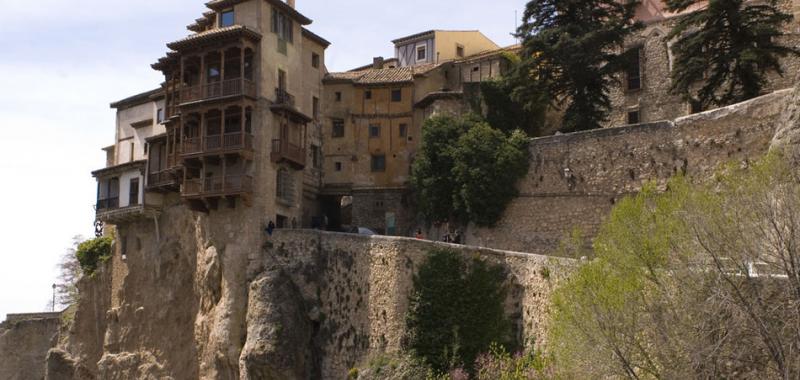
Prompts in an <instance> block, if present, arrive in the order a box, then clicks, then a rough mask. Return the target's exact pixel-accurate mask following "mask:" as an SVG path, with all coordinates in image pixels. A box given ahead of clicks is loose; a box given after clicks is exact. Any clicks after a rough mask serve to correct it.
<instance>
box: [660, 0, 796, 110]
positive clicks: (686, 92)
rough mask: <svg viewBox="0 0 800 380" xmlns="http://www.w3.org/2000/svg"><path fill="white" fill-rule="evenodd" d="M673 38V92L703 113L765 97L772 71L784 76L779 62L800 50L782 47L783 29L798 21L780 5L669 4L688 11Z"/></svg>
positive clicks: (731, 0) (687, 0)
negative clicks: (783, 10)
mask: <svg viewBox="0 0 800 380" xmlns="http://www.w3.org/2000/svg"><path fill="white" fill-rule="evenodd" d="M699 3H707V6H704V7H702V8H701V9H699V10H696V11H693V12H689V13H687V14H686V15H684V16H682V17H680V18H679V19H678V22H677V24H676V25H675V28H674V29H673V30H672V32H671V33H670V35H669V38H670V39H671V38H675V37H677V38H678V40H677V42H676V43H675V44H674V45H673V47H672V51H673V53H674V54H675V66H674V69H673V72H672V81H673V84H672V91H673V92H674V93H676V94H681V95H683V96H684V98H685V99H686V100H689V101H694V102H697V103H698V104H699V105H700V106H702V107H703V108H709V107H710V106H725V105H729V104H732V103H737V102H741V101H744V100H747V99H751V98H754V97H756V96H759V95H761V90H762V89H763V88H764V86H765V85H766V76H767V73H769V72H776V73H778V74H780V75H783V69H782V68H781V66H780V61H779V59H780V58H782V57H785V56H787V55H789V54H797V53H798V51H797V50H796V49H794V48H790V47H787V46H784V45H782V44H781V43H780V42H779V41H778V39H779V37H781V36H782V35H783V32H782V31H781V27H782V26H784V24H786V23H787V22H788V21H790V20H791V19H792V16H791V15H789V14H785V13H783V12H781V11H780V10H779V9H778V5H777V0H767V1H757V2H752V1H746V0H709V1H706V0H703V1H700V0H667V2H666V4H667V9H668V10H670V11H672V12H684V11H687V10H689V8H690V7H694V6H697V5H699Z"/></svg>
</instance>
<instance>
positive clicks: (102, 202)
mask: <svg viewBox="0 0 800 380" xmlns="http://www.w3.org/2000/svg"><path fill="white" fill-rule="evenodd" d="M118 208H119V197H115V198H106V199H98V200H97V206H96V207H95V210H97V211H98V212H99V211H107V210H114V209H118Z"/></svg>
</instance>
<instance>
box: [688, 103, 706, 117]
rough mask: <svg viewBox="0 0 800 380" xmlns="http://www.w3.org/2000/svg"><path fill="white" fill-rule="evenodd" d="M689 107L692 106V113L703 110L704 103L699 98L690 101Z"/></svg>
mask: <svg viewBox="0 0 800 380" xmlns="http://www.w3.org/2000/svg"><path fill="white" fill-rule="evenodd" d="M689 107H691V111H692V114H696V113H700V112H703V103H701V102H700V101H699V100H692V101H690V102H689Z"/></svg>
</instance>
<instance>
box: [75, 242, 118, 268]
mask: <svg viewBox="0 0 800 380" xmlns="http://www.w3.org/2000/svg"><path fill="white" fill-rule="evenodd" d="M113 242H114V239H112V238H110V237H105V236H104V237H99V238H96V239H92V240H87V241H85V242H83V243H81V244H79V245H78V249H77V250H76V251H75V256H77V258H78V262H79V263H80V264H81V270H83V274H84V275H86V276H92V275H94V273H95V272H96V271H97V267H98V265H99V264H100V263H102V262H106V261H107V260H108V259H109V258H111V256H112V252H111V245H112V244H113Z"/></svg>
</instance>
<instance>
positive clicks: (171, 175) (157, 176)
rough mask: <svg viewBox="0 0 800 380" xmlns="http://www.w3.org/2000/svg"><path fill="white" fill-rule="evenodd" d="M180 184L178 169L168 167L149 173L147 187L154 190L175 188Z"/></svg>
mask: <svg viewBox="0 0 800 380" xmlns="http://www.w3.org/2000/svg"><path fill="white" fill-rule="evenodd" d="M177 186H178V176H177V170H176V169H175V168H173V169H167V170H162V171H158V172H151V173H150V174H148V175H147V189H148V190H153V191H160V190H168V189H174V188H176V187H177Z"/></svg>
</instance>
